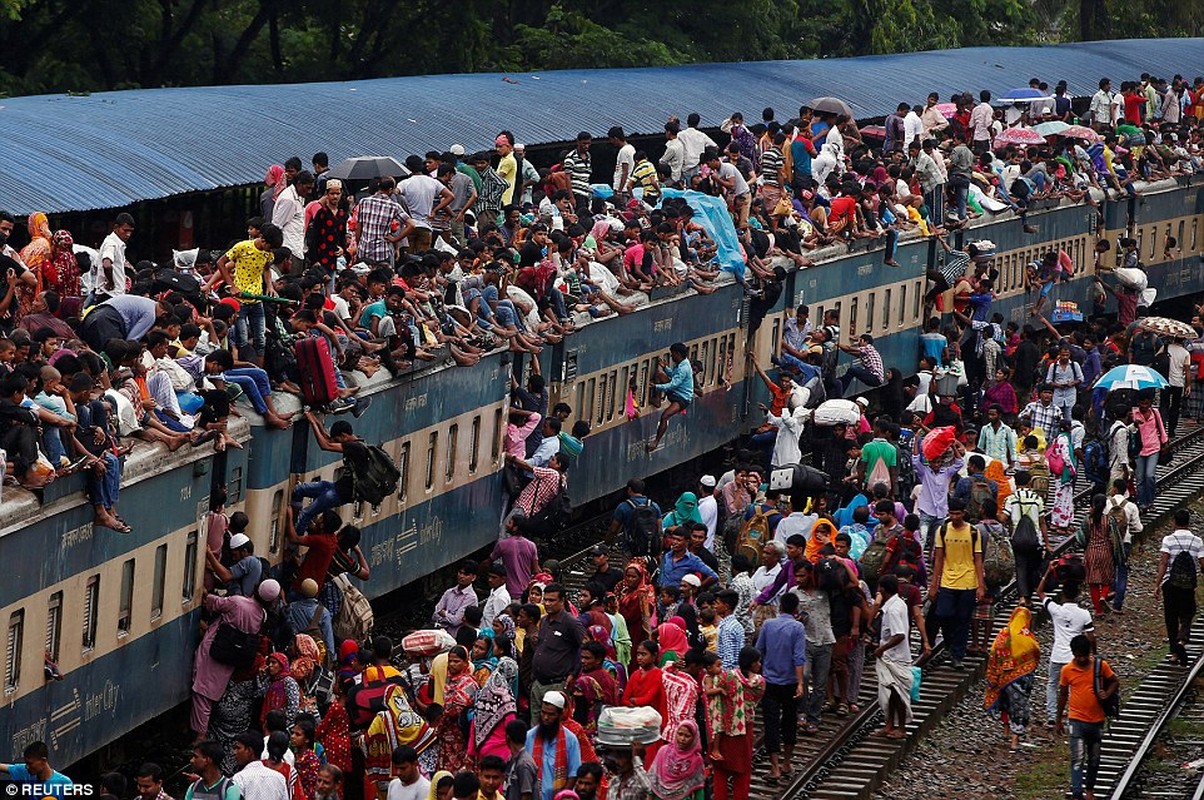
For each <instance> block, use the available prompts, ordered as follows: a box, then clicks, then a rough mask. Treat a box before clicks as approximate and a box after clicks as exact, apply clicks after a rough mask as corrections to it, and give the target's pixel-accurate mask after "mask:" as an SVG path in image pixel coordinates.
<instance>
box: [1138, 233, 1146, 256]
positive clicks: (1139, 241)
mask: <svg viewBox="0 0 1204 800" xmlns="http://www.w3.org/2000/svg"><path fill="white" fill-rule="evenodd" d="M1144 241H1145V229H1141V230H1139V231H1137V255H1138V256H1139V257H1140V255H1141V246H1142V243H1143V242H1144Z"/></svg>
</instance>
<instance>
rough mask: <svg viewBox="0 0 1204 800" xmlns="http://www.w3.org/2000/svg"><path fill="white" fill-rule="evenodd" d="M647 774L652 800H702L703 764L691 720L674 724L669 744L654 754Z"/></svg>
mask: <svg viewBox="0 0 1204 800" xmlns="http://www.w3.org/2000/svg"><path fill="white" fill-rule="evenodd" d="M648 772H649V773H650V777H651V778H652V796H653V797H654V798H656V800H702V797H703V793H704V792H705V789H706V765H705V764H704V763H703V760H702V738H701V737H700V736H699V735H698V724H697V723H695V722H694V720H689V719H688V720H683V721H682V722H679V723H678V725H677V729H676V730H675V731H674V735H673V741H671V742H669V743H668V744H666V745H665V746H663V747H662V748H661V749H660V750H658V751H657V752H656V758H654V759H653V760H652V766H651V767H649V769H648Z"/></svg>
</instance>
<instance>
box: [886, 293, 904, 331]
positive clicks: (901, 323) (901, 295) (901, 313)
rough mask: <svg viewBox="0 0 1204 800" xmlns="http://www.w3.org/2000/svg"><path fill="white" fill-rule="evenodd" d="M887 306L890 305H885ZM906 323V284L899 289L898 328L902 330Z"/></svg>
mask: <svg viewBox="0 0 1204 800" xmlns="http://www.w3.org/2000/svg"><path fill="white" fill-rule="evenodd" d="M887 305H890V304H889V303H887ZM906 322H907V284H906V283H905V284H903V285H901V286H900V287H899V327H900V328H902V327H903V326H904V325H905V324H906Z"/></svg>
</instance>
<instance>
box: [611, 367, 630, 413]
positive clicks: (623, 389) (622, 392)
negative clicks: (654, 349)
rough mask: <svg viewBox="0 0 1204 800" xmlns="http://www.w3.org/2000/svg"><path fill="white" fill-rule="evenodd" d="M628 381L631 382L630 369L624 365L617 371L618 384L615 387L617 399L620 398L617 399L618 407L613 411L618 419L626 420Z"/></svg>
mask: <svg viewBox="0 0 1204 800" xmlns="http://www.w3.org/2000/svg"><path fill="white" fill-rule="evenodd" d="M630 380H631V367H629V366H627V365H626V364H624V365H623V368H622V369H621V370H619V383H618V384H617V385H616V386H615V392H617V393H618V395H619V398H620V399H619V407H618V409H617V410H616V411H615V414H617V415H618V416H619V418H620V419H625V418H626V417H625V415H626V410H627V384H628V383H629V382H630Z"/></svg>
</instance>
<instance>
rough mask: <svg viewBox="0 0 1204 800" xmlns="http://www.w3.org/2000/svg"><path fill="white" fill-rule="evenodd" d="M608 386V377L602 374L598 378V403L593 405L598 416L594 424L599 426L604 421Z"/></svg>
mask: <svg viewBox="0 0 1204 800" xmlns="http://www.w3.org/2000/svg"><path fill="white" fill-rule="evenodd" d="M608 386H610V376H609V375H607V374H606V373H605V372H603V373H602V374H601V375H599V376H598V402H597V403H595V404H594V405H595V406H596V407H597V409H598V415H597V418H596V419H595V423H596V424H598V425H601V424H602V423H603V422H605V421H606V399H607V397H608V394H607V391H606V389H607V387H608Z"/></svg>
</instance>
